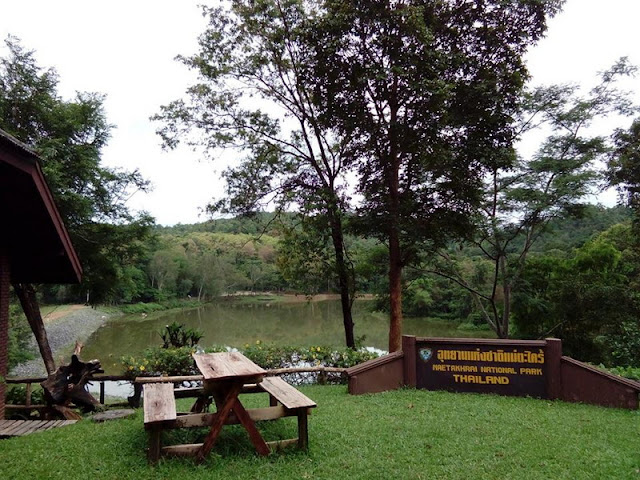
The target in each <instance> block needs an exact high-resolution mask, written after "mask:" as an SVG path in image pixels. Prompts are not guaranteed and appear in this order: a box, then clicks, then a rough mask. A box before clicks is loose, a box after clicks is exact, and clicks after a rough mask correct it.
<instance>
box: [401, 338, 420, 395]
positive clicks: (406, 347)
mask: <svg viewBox="0 0 640 480" xmlns="http://www.w3.org/2000/svg"><path fill="white" fill-rule="evenodd" d="M402 351H403V352H404V359H403V360H402V362H403V363H402V365H403V374H404V375H403V376H404V384H405V385H407V386H409V387H414V388H415V387H416V385H417V383H418V381H417V379H416V337H414V336H413V335H403V336H402Z"/></svg>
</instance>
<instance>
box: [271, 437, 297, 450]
mask: <svg viewBox="0 0 640 480" xmlns="http://www.w3.org/2000/svg"><path fill="white" fill-rule="evenodd" d="M297 443H298V439H297V438H290V439H288V440H277V441H275V442H267V446H268V447H269V448H270V449H271V450H272V451H274V452H275V451H278V450H282V449H284V448H286V447H288V446H290V445H296V444H297Z"/></svg>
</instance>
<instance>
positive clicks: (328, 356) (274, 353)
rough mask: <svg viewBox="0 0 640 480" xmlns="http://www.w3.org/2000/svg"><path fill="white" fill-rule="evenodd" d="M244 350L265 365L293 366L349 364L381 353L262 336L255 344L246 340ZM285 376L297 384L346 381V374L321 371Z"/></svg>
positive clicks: (338, 365) (269, 367) (336, 365)
mask: <svg viewBox="0 0 640 480" xmlns="http://www.w3.org/2000/svg"><path fill="white" fill-rule="evenodd" d="M243 353H244V355H246V356H247V357H248V358H249V359H251V360H252V361H253V362H255V363H256V364H258V365H260V366H261V367H262V368H264V369H279V368H290V367H300V366H304V365H308V366H325V367H338V368H349V367H353V366H354V365H357V364H359V363H362V362H365V361H367V360H371V359H372V358H376V357H378V354H376V353H373V352H369V351H367V350H364V349H360V350H354V349H352V348H342V349H336V348H334V347H327V346H319V345H318V346H312V347H292V346H280V345H266V344H263V343H262V342H261V341H260V340H258V341H256V343H255V344H253V345H249V344H246V345H245V348H244V350H243ZM283 378H285V379H286V380H287V381H288V382H289V383H294V384H301V383H311V382H312V381H314V380H315V381H318V382H321V381H329V382H330V383H341V382H343V381H344V378H343V377H341V376H340V375H335V374H329V375H327V376H326V377H320V375H318V374H309V373H294V374H285V375H284V376H283Z"/></svg>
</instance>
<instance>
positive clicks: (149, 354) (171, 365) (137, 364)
mask: <svg viewBox="0 0 640 480" xmlns="http://www.w3.org/2000/svg"><path fill="white" fill-rule="evenodd" d="M195 351H196V348H195V347H182V348H162V347H153V348H148V349H146V350H145V351H144V352H143V353H142V355H141V356H139V357H132V356H125V357H122V359H121V361H122V366H123V367H124V374H125V375H127V376H128V377H130V378H135V377H155V376H160V375H168V376H179V375H197V374H198V371H197V370H196V367H195V364H194V362H193V358H192V357H191V355H192V354H193V353H194V352H195Z"/></svg>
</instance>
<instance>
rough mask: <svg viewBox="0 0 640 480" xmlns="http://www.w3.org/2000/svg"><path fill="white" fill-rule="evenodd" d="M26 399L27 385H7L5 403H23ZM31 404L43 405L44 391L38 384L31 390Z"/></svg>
mask: <svg viewBox="0 0 640 480" xmlns="http://www.w3.org/2000/svg"><path fill="white" fill-rule="evenodd" d="M26 400H27V387H26V386H24V385H9V388H8V389H7V397H6V403H7V404H8V405H24V404H25V402H26ZM31 404H32V405H44V404H45V399H44V391H43V390H42V388H41V387H40V386H37V387H35V388H34V389H33V390H32V391H31Z"/></svg>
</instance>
